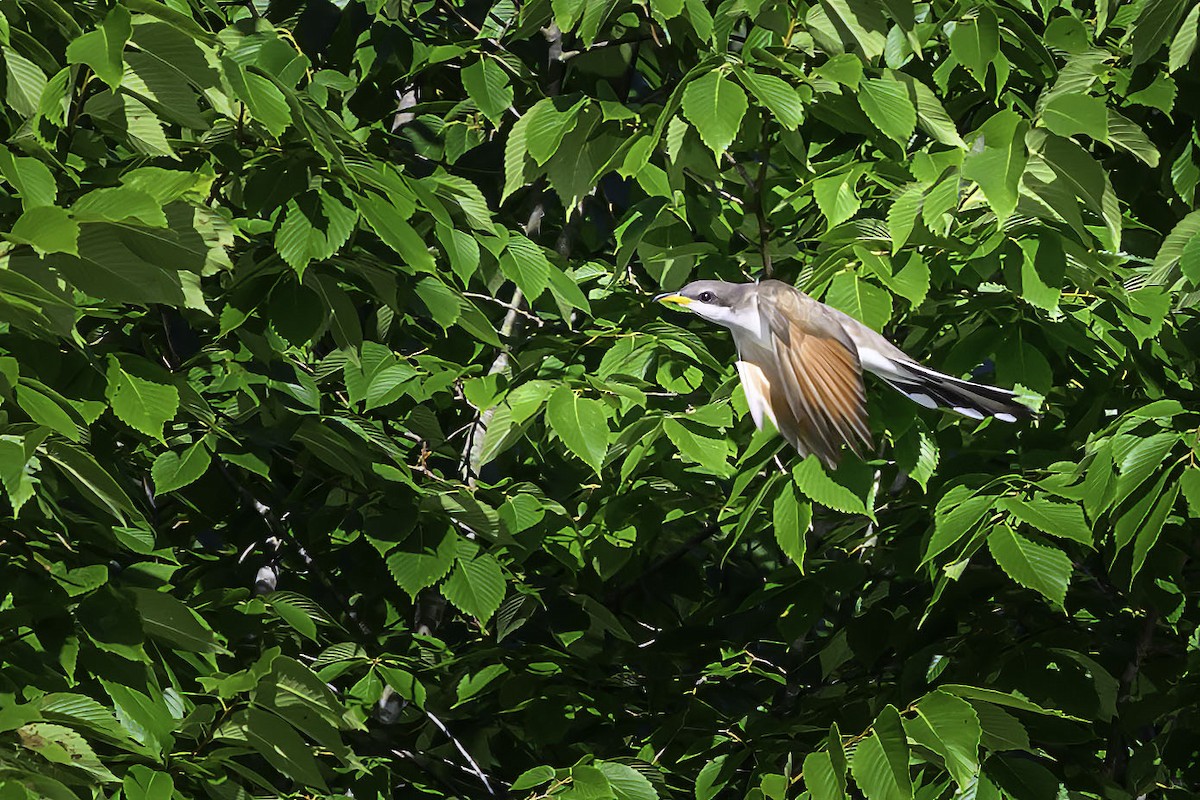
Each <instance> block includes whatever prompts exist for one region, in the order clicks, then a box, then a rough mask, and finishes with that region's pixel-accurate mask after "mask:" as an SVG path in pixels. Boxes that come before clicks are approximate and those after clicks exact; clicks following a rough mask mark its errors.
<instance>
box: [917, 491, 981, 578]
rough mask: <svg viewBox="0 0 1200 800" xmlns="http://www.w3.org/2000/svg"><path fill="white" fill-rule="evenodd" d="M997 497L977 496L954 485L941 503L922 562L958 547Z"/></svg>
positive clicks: (936, 512) (939, 503)
mask: <svg viewBox="0 0 1200 800" xmlns="http://www.w3.org/2000/svg"><path fill="white" fill-rule="evenodd" d="M995 500H996V498H995V497H993V496H991V495H977V494H975V493H974V492H972V491H971V490H970V489H968V488H967V487H965V486H955V487H954V488H953V489H951V490H950V491H948V492H946V494H944V495H943V496H942V498H941V500H939V501H938V504H937V509H936V511H935V512H934V517H933V536H932V537H930V539H929V544H928V545H926V547H925V556H924V558H923V559H922V561H928V560H930V559H931V558H934V557H936V556H938V555H940V554H941V553H942V552H943V551H945V550H946V549H947V548H949V547H952V546H953V545H954V544H956V543H957V542H958V541H959V540H960V539H962V537H963V536H966V534H967V532H968V531H969V530H971V528H973V527H975V524H976V523H978V522H979V521H980V520H981V519H983V516H984V514H986V513H987V512H988V511H990V510H991V508H992V504H993V503H994V502H995Z"/></svg>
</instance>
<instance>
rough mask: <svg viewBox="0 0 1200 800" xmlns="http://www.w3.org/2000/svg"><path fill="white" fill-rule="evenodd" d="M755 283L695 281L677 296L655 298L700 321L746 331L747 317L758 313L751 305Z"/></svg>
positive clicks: (666, 293) (656, 296)
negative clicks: (702, 319) (689, 313)
mask: <svg viewBox="0 0 1200 800" xmlns="http://www.w3.org/2000/svg"><path fill="white" fill-rule="evenodd" d="M753 287H754V284H752V283H726V282H725V281H692V282H691V283H689V284H688V285H687V286H684V287H683V288H682V289H679V290H677V291H674V292H664V293H662V294H660V295H655V297H654V302H656V303H662V304H664V305H668V306H673V307H675V308H678V309H680V310H682V311H690V312H692V313H693V314H695V315H696V316H698V317H703V318H704V319H706V320H708V321H710V322H715V323H717V324H718V325H724V326H725V327H726V328H734V327H746V325H745V322H746V320H743V319H742V318H743V317H746V316H747V315H748V314H752V313H754V312H755V310H756V309H754V308H753V307H752V306H751V304H750V303H748V302H747V298H748V297H749V294H748V291H747V290H749V289H753Z"/></svg>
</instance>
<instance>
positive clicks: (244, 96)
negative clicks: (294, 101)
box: [221, 58, 292, 137]
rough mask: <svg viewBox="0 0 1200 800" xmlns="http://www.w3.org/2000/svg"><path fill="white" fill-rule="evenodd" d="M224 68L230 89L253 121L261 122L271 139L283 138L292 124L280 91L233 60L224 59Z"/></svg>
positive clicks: (289, 109) (290, 112)
mask: <svg viewBox="0 0 1200 800" xmlns="http://www.w3.org/2000/svg"><path fill="white" fill-rule="evenodd" d="M221 64H222V66H223V67H224V70H225V77H226V78H227V79H228V80H229V86H230V87H231V88H232V89H233V92H234V94H235V95H236V96H237V98H238V99H239V100H241V101H242V102H243V103H244V104H245V106H246V111H247V112H249V114H250V117H251V118H253V119H255V120H257V121H258V122H260V123H261V124H262V126H263V127H264V128H266V129H267V132H268V133H270V134H271V135H272V136H275V137H279V136H282V135H283V132H284V131H286V130H287V129H288V126H289V125H291V124H292V110H291V107H290V106H288V102H287V98H285V97H284V96H283V92H281V91H280V90H279V87H277V86H276V85H275V84H274V83H272V82H271V81H270V80H269V79H267V78H264V77H263V76H262V75H258V74H256V73H253V72H250V71H249V70H247V69H245V68H244V67H243V66H242V65H241V64H238V63H236V62H235V61H233V60H232V59H229V58H224V59H222V60H221Z"/></svg>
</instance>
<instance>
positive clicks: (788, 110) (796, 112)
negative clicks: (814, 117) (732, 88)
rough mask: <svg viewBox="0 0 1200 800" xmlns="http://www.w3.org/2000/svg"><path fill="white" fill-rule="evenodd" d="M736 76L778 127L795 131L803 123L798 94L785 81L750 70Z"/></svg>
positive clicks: (802, 110) (801, 106)
mask: <svg viewBox="0 0 1200 800" xmlns="http://www.w3.org/2000/svg"><path fill="white" fill-rule="evenodd" d="M737 76H738V78H739V79H740V80H741V82H742V83H743V84H744V85H745V87H746V88H747V89H749V90H750V93H751V94H753V95H754V96H755V98H757V99H758V102H760V103H762V104H763V105H764V106H766V107H767V109H768V110H769V111H770V112H771V114H772V115H773V116H774V117H775V119H777V120H778V121H779V124H780V125H782V126H783V127H785V128H787V129H789V130H796V128H797V127H799V125H800V123H801V122H803V121H804V104H803V102H802V101H801V100H800V94H799V92H797V91H796V89H795V87H793V86H792V85H791V84H789V83H788V82H787V81H785V80H783V79H782V78H777V77H775V76H774V75H769V74H767V73H763V72H751V71H750V70H738V72H737Z"/></svg>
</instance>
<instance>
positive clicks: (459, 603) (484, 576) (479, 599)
mask: <svg viewBox="0 0 1200 800" xmlns="http://www.w3.org/2000/svg"><path fill="white" fill-rule="evenodd" d="M441 589H442V594H443V595H445V596H446V599H447V600H449V601H450V602H451V603H453V604H454V605H455V606H456V607H458V608H459V609H460V610H461V611H464V612H465V613H467V614H470V615H471V616H473V617H475V618H476V619H478V620H479V621H480V622H482V623H485V624H486V623H487V621H488V620H490V619H491V618H492V615H493V614H495V613H496V609H498V608H499V607H500V603H501V602H503V601H504V573H503V572H502V571H501V569H500V564H499V562H497V561H496V559H495V558H493V557H492V556H491V555H489V554H487V553H482V554H480V555H478V556H476V557H475V558H472V559H462V558H460V559H458V561H457V562H456V564H455V567H454V571H453V572H451V573H450V577H449V578H447V579H446V582H445V583H444V584H442V587H441Z"/></svg>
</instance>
